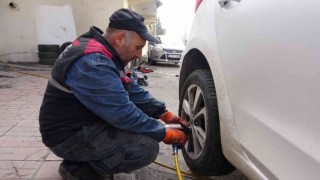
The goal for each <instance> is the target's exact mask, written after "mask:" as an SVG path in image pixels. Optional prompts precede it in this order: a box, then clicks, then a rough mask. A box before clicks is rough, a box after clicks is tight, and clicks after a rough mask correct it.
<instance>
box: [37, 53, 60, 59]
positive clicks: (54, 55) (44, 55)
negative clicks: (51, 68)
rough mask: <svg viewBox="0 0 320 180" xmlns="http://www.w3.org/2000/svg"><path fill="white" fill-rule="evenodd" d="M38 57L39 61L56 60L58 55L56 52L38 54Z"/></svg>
mask: <svg viewBox="0 0 320 180" xmlns="http://www.w3.org/2000/svg"><path fill="white" fill-rule="evenodd" d="M38 56H39V59H57V58H58V53H57V52H39V53H38Z"/></svg>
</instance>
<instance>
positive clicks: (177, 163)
mask: <svg viewBox="0 0 320 180" xmlns="http://www.w3.org/2000/svg"><path fill="white" fill-rule="evenodd" d="M172 149H173V158H174V164H175V166H176V172H177V176H178V180H182V176H181V172H180V167H179V161H178V149H179V148H178V145H173V146H172Z"/></svg>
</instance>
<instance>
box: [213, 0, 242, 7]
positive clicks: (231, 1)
mask: <svg viewBox="0 0 320 180" xmlns="http://www.w3.org/2000/svg"><path fill="white" fill-rule="evenodd" d="M240 1H241V0H219V1H218V2H219V5H220V6H221V7H222V8H227V9H229V8H232V7H235V6H236V5H238V3H239V2H240Z"/></svg>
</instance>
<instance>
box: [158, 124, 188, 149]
mask: <svg viewBox="0 0 320 180" xmlns="http://www.w3.org/2000/svg"><path fill="white" fill-rule="evenodd" d="M187 140H188V137H187V135H186V134H185V133H184V132H182V131H180V130H177V129H170V128H166V135H165V137H164V139H163V142H164V143H166V144H175V145H180V146H183V145H184V144H186V142H187Z"/></svg>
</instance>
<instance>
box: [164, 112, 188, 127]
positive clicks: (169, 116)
mask: <svg viewBox="0 0 320 180" xmlns="http://www.w3.org/2000/svg"><path fill="white" fill-rule="evenodd" d="M160 119H161V120H162V121H163V122H165V123H166V124H181V125H182V126H183V127H189V124H188V123H187V122H186V121H185V120H183V119H182V118H181V117H179V116H176V115H174V114H173V113H172V112H170V111H167V112H165V113H163V114H162V115H161V116H160Z"/></svg>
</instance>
